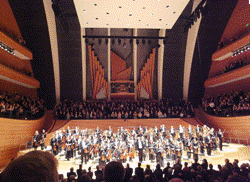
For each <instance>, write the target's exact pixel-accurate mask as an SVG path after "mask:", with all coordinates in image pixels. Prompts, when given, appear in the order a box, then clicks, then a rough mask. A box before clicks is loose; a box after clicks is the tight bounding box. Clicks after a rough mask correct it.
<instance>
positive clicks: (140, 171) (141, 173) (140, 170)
mask: <svg viewBox="0 0 250 182" xmlns="http://www.w3.org/2000/svg"><path fill="white" fill-rule="evenodd" d="M135 175H136V176H137V177H138V178H139V180H140V181H144V171H143V168H141V163H140V162H139V163H138V167H136V168H135Z"/></svg>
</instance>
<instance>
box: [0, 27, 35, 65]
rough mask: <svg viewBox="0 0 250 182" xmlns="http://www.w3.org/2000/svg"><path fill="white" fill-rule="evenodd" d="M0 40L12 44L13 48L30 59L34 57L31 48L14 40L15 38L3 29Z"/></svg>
mask: <svg viewBox="0 0 250 182" xmlns="http://www.w3.org/2000/svg"><path fill="white" fill-rule="evenodd" d="M0 40H1V41H2V42H4V43H5V44H7V45H8V46H10V47H11V48H13V49H14V50H17V51H18V52H20V53H21V54H22V55H24V56H25V57H26V58H27V59H29V60H32V59H33V55H32V52H30V50H29V49H28V48H26V47H24V46H23V45H21V44H20V43H17V42H16V41H14V40H13V39H11V38H10V37H8V36H7V35H5V34H4V33H3V32H1V31H0Z"/></svg>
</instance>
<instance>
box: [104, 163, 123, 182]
mask: <svg viewBox="0 0 250 182" xmlns="http://www.w3.org/2000/svg"><path fill="white" fill-rule="evenodd" d="M123 178H124V167H123V165H122V163H120V162H116V161H112V162H110V163H108V164H107V165H106V166H105V169H104V180H105V182H120V181H123Z"/></svg>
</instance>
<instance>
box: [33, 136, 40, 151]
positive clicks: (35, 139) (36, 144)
mask: <svg viewBox="0 0 250 182" xmlns="http://www.w3.org/2000/svg"><path fill="white" fill-rule="evenodd" d="M39 140H40V135H39V133H38V131H36V132H35V135H34V137H33V148H34V149H35V150H36V149H37V147H38V146H39Z"/></svg>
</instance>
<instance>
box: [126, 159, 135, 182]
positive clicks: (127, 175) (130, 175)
mask: <svg viewBox="0 0 250 182" xmlns="http://www.w3.org/2000/svg"><path fill="white" fill-rule="evenodd" d="M132 174H133V169H132V168H131V167H129V163H127V167H126V168H125V175H124V181H125V182H128V181H129V179H130V178H131V177H132Z"/></svg>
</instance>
